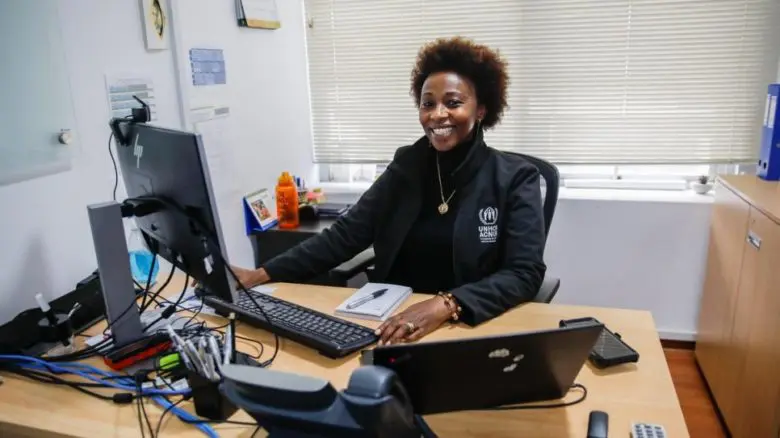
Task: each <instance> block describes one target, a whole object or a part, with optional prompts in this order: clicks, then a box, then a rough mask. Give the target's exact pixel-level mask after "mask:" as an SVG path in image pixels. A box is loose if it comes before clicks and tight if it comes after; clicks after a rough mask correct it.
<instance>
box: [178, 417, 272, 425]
mask: <svg viewBox="0 0 780 438" xmlns="http://www.w3.org/2000/svg"><path fill="white" fill-rule="evenodd" d="M181 421H183V422H185V423H187V424H234V425H236V426H257V423H249V422H247V421H231V420H189V419H186V418H182V419H181Z"/></svg>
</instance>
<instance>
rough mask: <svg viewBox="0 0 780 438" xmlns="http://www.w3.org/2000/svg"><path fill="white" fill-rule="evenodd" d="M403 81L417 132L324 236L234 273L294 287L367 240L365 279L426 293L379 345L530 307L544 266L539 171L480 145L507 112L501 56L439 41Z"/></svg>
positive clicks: (382, 331)
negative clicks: (370, 266)
mask: <svg viewBox="0 0 780 438" xmlns="http://www.w3.org/2000/svg"><path fill="white" fill-rule="evenodd" d="M411 79H412V80H411V91H412V95H413V97H414V101H415V103H416V104H417V108H418V114H419V119H420V125H421V127H422V131H423V134H424V135H423V136H422V137H420V139H419V140H417V141H416V142H415V143H414V144H413V145H410V146H404V147H401V148H399V149H398V150H397V151H396V153H395V158H394V159H393V161H392V162H391V163H390V164H389V165H388V166H387V169H386V170H385V171H384V172H382V174H381V175H380V176H379V178H378V179H377V180H376V181H375V182H374V183H373V184H372V185H371V188H369V189H368V191H366V192H365V194H364V195H363V196H362V197H361V198H360V200H359V201H358V202H357V203H356V204H355V205H354V206H353V207H352V208H351V209H350V210H349V212H348V213H347V214H346V215H345V216H343V217H341V218H340V219H339V220H338V221H337V222H336V223H335V224H334V225H333V226H332V227H331V228H330V229H328V230H326V231H324V232H322V233H321V234H319V235H317V236H315V237H312V238H310V239H308V240H306V241H305V242H303V243H302V244H300V245H299V246H297V247H295V248H292V249H290V250H289V251H287V252H286V253H284V254H282V255H280V256H278V257H276V258H274V259H272V260H270V261H268V262H267V263H265V265H264V266H263V267H261V268H259V269H258V270H254V271H250V270H241V269H236V272H237V273H238V274H239V278H240V280H241V282H242V283H244V284H245V285H246V286H247V287H248V286H253V285H256V284H259V283H263V282H267V281H288V282H296V281H297V282H300V281H305V280H307V279H308V278H311V277H313V276H316V275H319V274H322V273H325V272H327V271H328V270H329V269H332V268H334V267H336V266H337V265H339V264H340V263H343V262H345V261H347V260H349V259H351V258H352V257H354V256H355V255H357V254H358V253H360V252H361V251H363V250H365V249H366V248H368V247H369V246H371V245H373V247H374V254H375V269H374V270H373V272H372V274H371V278H370V280H371V281H373V282H384V283H395V284H401V285H406V286H409V287H411V288H412V289H413V290H414V291H416V292H421V293H429V294H431V295H432V296H431V298H430V299H428V300H425V301H422V302H419V303H417V304H414V305H412V306H410V307H409V308H408V309H406V310H404V311H403V312H401V313H399V314H397V315H395V316H393V317H391V318H390V319H388V320H387V321H385V322H384V323H383V324H382V325H381V326H380V327H379V329H378V330H377V334H378V335H379V336H380V341H379V342H380V344H382V343H397V342H409V341H414V340H417V339H419V338H421V337H422V336H425V335H426V334H428V333H430V332H431V331H433V330H436V329H437V328H438V327H439V326H441V325H442V324H444V323H445V322H447V321H452V322H457V321H462V322H465V323H466V324H470V325H476V324H479V323H481V322H484V321H486V320H489V319H491V318H494V317H496V316H498V315H500V314H501V313H503V312H505V311H507V310H508V309H510V308H512V307H514V306H516V305H518V304H520V303H523V302H527V301H530V300H532V299H533V298H534V297H535V296H536V294H537V292H538V291H539V286H540V285H541V282H542V279H543V278H544V273H545V270H546V267H545V264H544V261H543V253H544V242H545V234H544V224H543V219H542V206H541V196H540V186H539V171H538V170H537V169H536V168H535V167H534V166H533V165H532V164H530V163H529V162H527V161H525V160H524V159H523V158H521V157H519V156H517V155H513V154H509V153H504V152H500V151H497V150H495V149H493V148H490V147H488V146H487V145H486V144H485V142H484V139H483V130H485V129H489V128H492V127H494V126H495V125H496V124H498V123H499V121H500V120H501V116H502V114H503V111H504V108H505V107H506V87H507V83H508V77H507V73H506V65H505V63H504V61H503V60H502V59H501V57H500V56H499V55H498V53H497V52H495V51H493V50H491V49H490V48H488V47H486V46H483V45H479V44H476V43H474V42H472V41H469V40H466V39H462V38H452V39H440V40H436V41H434V42H432V43H430V44H427V45H425V46H423V47H422V49H421V50H420V52H419V54H418V56H417V61H416V63H415V67H414V69H413V71H412V75H411Z"/></svg>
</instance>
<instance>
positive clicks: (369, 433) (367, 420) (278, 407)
mask: <svg viewBox="0 0 780 438" xmlns="http://www.w3.org/2000/svg"><path fill="white" fill-rule="evenodd" d="M222 375H223V376H224V383H223V385H222V390H223V392H224V394H225V396H226V397H227V398H228V400H230V401H231V402H232V403H234V404H235V405H236V406H238V407H239V408H241V409H243V410H245V411H246V412H247V413H248V414H249V415H251V416H252V417H253V418H254V419H255V420H257V422H258V425H260V426H262V427H263V428H265V429H266V430H267V431H268V436H269V437H287V436H296V434H306V436H307V437H308V436H312V437H313V436H319V437H344V436H349V437H366V438H368V437H371V438H385V437H400V438H404V437H409V438H411V437H414V438H419V437H420V436H421V434H423V431H424V428H425V425H424V423H423V424H420V421H421V419H420V418H417V417H415V415H414V413H413V411H412V406H411V403H410V401H409V397H408V395H407V393H406V390H405V389H404V387H403V385H402V384H401V382H400V381H399V379H398V378H397V376H396V375H395V373H394V372H393V371H391V370H389V369H387V368H383V367H378V366H373V365H369V366H362V367H360V368H358V369H356V370H355V371H354V372H353V373H352V375H351V376H350V380H349V384H348V386H347V388H346V389H345V390H344V391H342V392H337V391H336V390H335V389H334V388H333V386H332V385H331V384H330V382H328V381H327V380H323V379H318V378H315V377H308V376H302V375H299V374H293V373H286V372H281V371H276V370H268V369H263V368H257V367H250V366H245V365H226V366H224V367H223V370H222ZM317 434H319V435H317Z"/></svg>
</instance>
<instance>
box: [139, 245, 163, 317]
mask: <svg viewBox="0 0 780 438" xmlns="http://www.w3.org/2000/svg"><path fill="white" fill-rule="evenodd" d="M156 266H157V254H155V253H154V251H152V266H150V267H149V275H148V276H146V287H145V288H144V291H145V292H144V294H143V296H142V297H141V309H142V310H141V312H143V309H146V298H147V294H148V293H149V289H150V288H151V287H152V275H153V274H154V268H155V267H156ZM159 293H160V291H159V290H158V291H157V294H159Z"/></svg>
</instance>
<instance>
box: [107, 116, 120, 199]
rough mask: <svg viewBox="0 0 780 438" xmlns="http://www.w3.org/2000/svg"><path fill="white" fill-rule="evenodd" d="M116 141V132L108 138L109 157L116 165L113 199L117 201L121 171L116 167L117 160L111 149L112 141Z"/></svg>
mask: <svg viewBox="0 0 780 438" xmlns="http://www.w3.org/2000/svg"><path fill="white" fill-rule="evenodd" d="M113 139H114V131H111V134H110V135H109V136H108V156H110V157H111V163H112V164H113V165H114V191H113V192H112V193H113V195H112V196H113V199H114V201H116V189H117V187H119V169H117V167H116V159H114V151H113V150H112V149H111V140H113Z"/></svg>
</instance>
